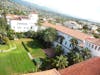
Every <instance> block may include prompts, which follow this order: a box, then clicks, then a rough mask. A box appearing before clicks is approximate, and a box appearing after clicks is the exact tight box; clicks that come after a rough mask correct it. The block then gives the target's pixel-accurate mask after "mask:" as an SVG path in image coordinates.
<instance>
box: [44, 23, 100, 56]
mask: <svg viewBox="0 0 100 75" xmlns="http://www.w3.org/2000/svg"><path fill="white" fill-rule="evenodd" d="M43 25H44V26H46V27H51V28H54V29H56V30H57V33H58V38H57V40H56V41H54V46H55V47H56V46H57V45H61V46H62V49H63V50H64V53H65V54H67V52H69V50H71V49H72V44H71V41H70V40H71V39H72V38H76V39H77V41H78V45H79V46H80V47H83V48H88V49H89V50H90V51H91V53H92V56H100V49H99V47H100V39H99V40H98V41H97V43H98V45H96V46H97V47H98V54H97V52H95V53H94V51H96V50H97V48H94V49H91V48H89V47H88V46H87V45H86V44H87V43H86V42H89V43H91V42H90V41H88V40H86V39H87V38H94V37H93V36H91V35H88V34H85V33H82V32H80V31H77V30H73V29H70V28H67V27H64V26H62V25H54V24H50V23H48V22H45V23H43ZM94 39H95V38H94ZM95 40H97V39H95ZM91 41H92V42H94V41H93V40H91ZM95 43H96V42H95Z"/></svg>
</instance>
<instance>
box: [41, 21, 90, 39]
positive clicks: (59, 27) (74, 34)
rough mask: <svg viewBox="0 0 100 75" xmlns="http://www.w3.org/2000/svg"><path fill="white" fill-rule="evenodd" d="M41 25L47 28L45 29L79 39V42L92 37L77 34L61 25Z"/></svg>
mask: <svg viewBox="0 0 100 75" xmlns="http://www.w3.org/2000/svg"><path fill="white" fill-rule="evenodd" d="M43 25H44V26H47V27H52V28H54V29H56V30H58V31H61V32H63V33H65V34H67V35H70V36H72V37H75V38H77V39H80V40H85V39H86V38H90V37H92V36H90V35H87V34H85V33H82V32H79V31H77V30H73V29H70V28H67V27H64V26H61V25H53V24H51V23H48V22H45V23H43Z"/></svg>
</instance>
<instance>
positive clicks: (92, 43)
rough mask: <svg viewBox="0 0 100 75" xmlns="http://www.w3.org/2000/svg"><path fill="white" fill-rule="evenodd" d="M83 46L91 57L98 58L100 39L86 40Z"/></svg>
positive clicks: (99, 54)
mask: <svg viewBox="0 0 100 75" xmlns="http://www.w3.org/2000/svg"><path fill="white" fill-rule="evenodd" d="M84 46H85V47H86V48H88V49H89V50H91V51H92V52H91V53H92V55H94V56H100V39H95V38H87V39H86V40H85V44H84Z"/></svg>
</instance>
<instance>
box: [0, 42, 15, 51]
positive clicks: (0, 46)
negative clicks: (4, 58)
mask: <svg viewBox="0 0 100 75" xmlns="http://www.w3.org/2000/svg"><path fill="white" fill-rule="evenodd" d="M14 46H15V44H14V43H13V42H10V43H9V45H6V44H5V45H0V50H8V49H10V48H12V47H14Z"/></svg>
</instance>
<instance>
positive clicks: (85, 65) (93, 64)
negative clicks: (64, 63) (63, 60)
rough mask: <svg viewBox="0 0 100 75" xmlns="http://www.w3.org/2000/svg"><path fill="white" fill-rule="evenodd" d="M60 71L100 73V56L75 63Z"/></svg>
mask: <svg viewBox="0 0 100 75" xmlns="http://www.w3.org/2000/svg"><path fill="white" fill-rule="evenodd" d="M59 72H60V74H61V75H100V57H95V58H91V59H89V60H86V61H83V62H80V63H77V64H74V65H72V66H69V67H68V68H65V69H62V70H59Z"/></svg>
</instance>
